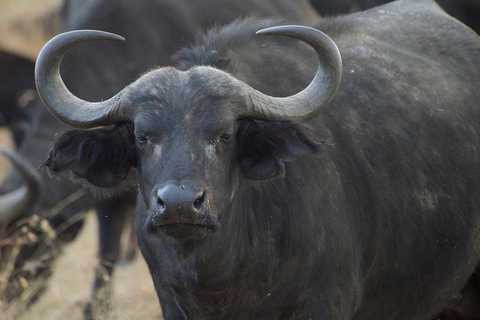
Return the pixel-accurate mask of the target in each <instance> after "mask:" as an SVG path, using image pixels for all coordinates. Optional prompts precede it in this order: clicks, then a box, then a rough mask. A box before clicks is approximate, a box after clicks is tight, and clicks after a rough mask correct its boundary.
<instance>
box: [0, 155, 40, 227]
mask: <svg viewBox="0 0 480 320" xmlns="http://www.w3.org/2000/svg"><path fill="white" fill-rule="evenodd" d="M0 153H2V154H3V155H5V156H6V157H7V158H8V159H9V160H10V161H11V162H12V164H13V165H14V166H15V167H16V168H17V169H18V170H19V171H20V173H21V175H22V176H23V178H24V179H25V182H26V184H25V185H23V186H22V187H20V188H18V189H17V190H14V191H11V192H9V193H7V194H4V195H0V223H2V222H4V221H6V220H9V221H12V220H13V219H15V218H17V217H19V216H22V215H24V214H25V213H26V212H28V210H29V208H31V207H32V206H33V205H34V204H35V203H36V202H37V201H38V199H39V198H40V193H41V191H42V189H41V178H40V175H39V174H38V173H37V172H36V171H35V169H34V168H33V167H32V165H31V164H30V163H29V162H28V161H27V160H26V159H24V158H23V157H21V156H20V155H19V154H15V153H12V152H10V151H8V150H6V149H3V148H2V147H0Z"/></svg>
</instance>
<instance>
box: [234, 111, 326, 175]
mask: <svg viewBox="0 0 480 320" xmlns="http://www.w3.org/2000/svg"><path fill="white" fill-rule="evenodd" d="M238 141H239V155H240V161H241V165H242V170H243V172H244V174H245V176H247V178H249V179H253V180H263V179H268V178H272V177H275V176H283V175H284V174H285V165H284V163H285V162H291V161H292V160H293V159H294V158H295V157H296V156H298V155H300V154H302V153H313V154H315V153H317V152H320V151H322V150H323V149H325V147H326V146H327V145H329V142H328V141H326V140H320V139H318V138H317V137H316V136H315V135H314V131H313V129H312V128H311V127H310V126H308V125H307V124H304V123H294V122H289V121H275V122H267V121H260V120H253V119H247V120H242V121H241V123H240V125H239V130H238Z"/></svg>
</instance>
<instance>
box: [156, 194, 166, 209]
mask: <svg viewBox="0 0 480 320" xmlns="http://www.w3.org/2000/svg"><path fill="white" fill-rule="evenodd" d="M157 206H158V208H159V209H161V210H163V209H165V203H164V202H163V200H162V198H160V197H157Z"/></svg>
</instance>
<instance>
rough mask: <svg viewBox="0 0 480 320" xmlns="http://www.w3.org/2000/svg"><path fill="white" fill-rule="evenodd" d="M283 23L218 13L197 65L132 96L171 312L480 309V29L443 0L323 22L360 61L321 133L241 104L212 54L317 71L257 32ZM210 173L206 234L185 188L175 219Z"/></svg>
mask: <svg viewBox="0 0 480 320" xmlns="http://www.w3.org/2000/svg"><path fill="white" fill-rule="evenodd" d="M271 23H273V22H272V21H266V22H265V21H263V22H255V20H253V19H247V20H244V21H240V22H236V23H234V24H232V25H230V26H228V27H226V28H224V29H217V30H214V31H212V32H211V33H209V34H207V35H206V36H205V37H204V40H201V41H203V43H199V44H198V45H197V46H194V47H193V48H187V49H185V50H183V51H182V52H180V53H179V54H178V56H177V59H178V61H179V69H180V70H181V71H180V70H176V69H173V68H160V69H157V70H154V71H151V72H149V73H147V74H146V75H144V76H142V77H141V78H139V79H138V80H137V81H136V82H134V83H133V84H131V85H129V86H128V87H127V88H126V89H125V91H124V95H123V96H122V99H123V101H124V102H125V103H128V104H130V105H134V106H136V109H135V114H134V119H132V121H133V123H134V135H135V136H136V171H137V174H138V177H139V180H138V181H139V190H138V191H139V196H138V201H137V215H136V230H137V234H138V241H139V245H140V248H141V250H142V254H143V255H144V257H145V259H146V261H147V264H148V266H149V268H150V272H151V274H152V278H153V281H154V284H155V288H156V290H157V294H158V297H159V300H160V303H161V305H162V310H163V316H164V317H165V319H232V318H234V319H344V320H350V319H355V320H386V319H388V320H400V319H402V320H403V319H409V320H428V319H433V318H434V317H435V316H436V315H438V314H439V313H440V312H441V311H442V310H445V309H449V310H448V312H447V313H445V315H446V316H448V313H450V314H454V315H457V314H459V315H460V316H465V317H468V316H469V315H471V314H473V315H475V314H477V315H478V314H480V313H479V312H478V306H480V303H479V301H477V300H475V299H476V297H477V296H478V295H476V294H470V291H471V290H472V289H473V290H476V288H478V280H475V279H478V277H477V278H475V277H472V275H473V274H474V272H475V269H476V268H477V266H478V265H479V262H480V212H479V209H478V208H479V206H478V203H479V202H480V183H479V181H478V174H477V173H478V172H479V171H480V167H479V160H480V151H479V149H478V148H477V146H478V144H479V139H478V137H479V134H480V125H479V124H478V119H479V118H480V114H479V110H478V101H480V93H479V91H478V87H479V84H480V74H479V73H478V66H479V65H480V39H479V37H478V35H476V34H475V33H474V32H472V31H471V30H470V29H468V28H465V26H464V25H463V24H460V23H458V21H456V20H455V19H452V18H451V17H450V16H448V15H446V14H445V13H444V12H443V11H442V10H441V9H440V8H439V7H438V6H437V5H435V3H434V2H433V1H428V0H423V1H413V0H412V1H408V0H401V1H397V2H395V3H392V4H388V5H385V6H382V7H379V8H376V9H373V10H369V11H365V12H361V13H358V14H353V15H348V16H344V17H339V18H335V19H327V20H322V21H320V22H318V23H317V24H315V25H314V27H315V28H317V29H319V30H322V31H324V32H325V33H327V34H328V35H329V36H330V37H332V39H333V40H334V41H335V42H336V43H337V45H338V47H339V49H340V52H341V53H342V57H343V68H344V69H343V80H342V84H341V86H340V89H339V91H338V92H337V95H336V96H335V98H334V99H333V100H332V101H331V102H330V104H329V106H328V107H327V108H326V109H325V110H324V111H323V112H322V114H321V115H319V116H317V117H316V118H314V119H312V120H311V121H309V122H308V124H307V125H308V126H309V127H311V128H313V133H308V132H309V129H307V127H305V126H304V124H290V123H261V122H258V121H256V120H254V119H240V121H237V120H238V119H237V118H235V115H234V111H232V106H235V107H238V108H242V107H244V105H243V104H244V100H242V99H240V98H239V97H238V96H237V91H236V90H234V88H235V87H233V84H232V83H233V81H232V80H231V78H229V77H228V76H227V75H226V74H225V73H222V72H220V71H219V70H218V69H214V68H210V67H204V66H198V63H199V62H201V63H204V64H207V65H211V66H213V67H217V68H221V69H222V70H225V71H228V72H229V73H230V74H232V75H234V76H235V77H236V78H237V79H241V80H244V81H246V82H247V83H248V84H250V85H252V86H254V87H256V88H258V89H260V90H261V91H263V92H265V93H268V94H271V95H275V96H282V95H289V94H291V93H294V92H296V91H298V90H300V89H302V88H303V87H304V86H305V85H306V84H308V82H309V81H310V79H311V77H312V74H313V72H314V70H315V69H316V66H317V62H316V61H315V58H314V57H313V55H312V54H311V52H310V51H309V50H308V49H307V48H306V47H305V46H303V45H299V44H298V43H297V42H294V41H291V40H286V39H283V38H282V39H277V38H275V37H258V36H254V32H255V31H256V30H258V29H260V28H262V27H265V26H266V25H268V24H271ZM432 30H434V31H435V32H432ZM202 55H204V56H203V57H202ZM183 70H184V71H183ZM292 91H293V92H292ZM233 110H235V108H233ZM85 134H87V133H85ZM88 134H90V133H88ZM312 137H315V138H312ZM320 139H325V141H331V142H330V143H323V144H322V143H321V142H319V141H317V140H320ZM322 145H323V146H327V148H325V150H324V152H322V153H319V154H316V155H312V154H311V153H312V151H315V150H316V149H318V148H321V147H322ZM122 148H123V147H122ZM54 149H56V150H57V149H58V146H54ZM305 151H306V152H305ZM302 152H304V154H303V155H300V153H302ZM297 154H298V155H297ZM295 155H297V156H296V157H295V159H293V161H291V162H288V161H290V160H292V158H293V157H294V156H295ZM252 159H254V160H253V161H252ZM100 165H102V164H100ZM252 168H253V169H252ZM66 169H67V170H68V168H66ZM281 175H283V177H282V176H281ZM268 177H272V178H270V179H266V178H268ZM250 178H260V179H264V180H252V179H250ZM90 182H91V181H90ZM185 186H186V187H185ZM194 187H195V188H197V189H195V190H200V191H201V192H200V194H201V195H202V196H201V198H200V197H198V198H193V199H195V203H197V200H199V199H201V200H202V201H203V202H201V205H198V206H196V207H195V210H197V212H200V214H202V215H203V216H204V217H205V216H206V217H208V219H211V220H212V221H214V222H215V223H216V225H217V226H218V227H217V228H216V229H215V231H214V232H209V233H207V232H205V233H204V234H203V233H202V235H204V237H202V238H201V239H199V237H196V238H195V237H193V236H197V235H198V234H200V232H199V231H198V230H204V229H202V225H201V224H199V223H198V221H196V220H193V218H192V219H191V220H190V222H189V220H188V219H189V217H187V215H186V214H185V212H187V210H185V207H182V206H183V203H180V202H177V205H179V209H178V210H177V211H175V210H173V211H169V213H168V214H170V215H171V216H170V217H169V218H170V219H173V218H178V219H183V220H181V223H178V224H177V225H174V224H173V225H174V227H177V228H178V230H180V231H179V232H177V233H173V234H174V236H170V235H171V234H172V233H167V232H165V231H164V230H167V231H168V230H171V229H168V228H169V227H171V225H162V224H161V223H157V222H158V221H159V220H160V219H161V217H160V218H159V216H161V215H162V214H163V212H164V211H163V210H164V209H165V208H164V207H165V206H164V203H163V201H162V200H165V199H164V198H162V197H163V194H164V193H163V192H164V191H165V189H168V188H171V189H172V188H173V189H174V188H176V189H175V190H182V189H184V188H185V189H188V188H191V189H192V188H194ZM186 192H187V191H185V194H186ZM205 199H206V200H205ZM192 203H193V200H192ZM192 203H191V204H192ZM165 212H167V211H165ZM172 212H173V213H172ZM175 213H176V214H177V215H175ZM188 213H190V211H188ZM165 227H167V228H165ZM162 228H164V229H162ZM189 230H190V231H191V232H192V235H193V236H192V237H191V238H188V237H186V236H184V235H185V234H186V235H187V236H188V232H189ZM167 234H170V235H167ZM176 234H181V235H182V237H177V236H176ZM472 283H473V284H472ZM462 293H465V295H461V294H462ZM459 294H460V295H459ZM460 305H462V306H469V307H468V308H469V310H461V309H462V308H456V307H455V306H460ZM472 306H473V307H472ZM476 309H477V310H476ZM464 311H467V312H464ZM475 312H476V313H475Z"/></svg>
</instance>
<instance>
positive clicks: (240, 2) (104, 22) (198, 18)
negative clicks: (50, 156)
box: [0, 0, 318, 318]
mask: <svg viewBox="0 0 480 320" xmlns="http://www.w3.org/2000/svg"><path fill="white" fill-rule="evenodd" d="M251 14H255V15H257V16H278V17H284V18H286V19H288V20H292V21H296V22H299V23H300V22H312V21H314V20H316V19H317V18H318V15H317V14H316V12H315V11H314V10H313V8H311V6H310V5H309V3H308V0H294V1H292V0H234V1H232V0H214V1H212V0H201V1H199V0H185V1H178V0H168V1H166V0H139V1H129V0H96V1H77V0H67V1H66V2H65V6H64V9H63V11H62V16H63V19H62V21H63V23H64V26H63V30H71V29H78V28H81V29H83V28H88V29H91V28H99V29H104V30H109V31H112V32H117V33H120V34H123V35H125V36H127V37H128V38H129V39H130V41H129V42H128V43H127V44H126V45H125V46H115V44H113V45H112V44H106V45H103V44H99V45H98V44H97V45H96V46H94V48H95V50H96V55H95V56H94V57H92V56H89V55H87V54H86V52H88V51H90V50H91V49H92V47H91V46H90V45H89V44H86V45H85V46H83V47H79V48H76V49H78V50H72V52H69V54H68V55H67V56H65V58H64V60H63V61H64V63H63V70H62V73H63V77H64V81H65V82H66V83H67V85H68V86H69V88H70V89H71V90H72V91H73V92H75V93H76V94H77V95H79V96H81V97H83V98H86V99H92V100H102V99H104V98H106V97H108V96H110V95H111V94H113V93H114V92H116V91H118V90H119V89H121V88H122V87H123V86H125V85H127V84H128V83H129V82H131V81H132V80H133V79H135V78H136V77H137V75H138V74H139V73H143V72H145V71H146V70H148V69H150V68H152V67H153V66H158V65H168V64H171V63H172V61H171V58H170V57H171V55H173V53H174V52H175V51H177V50H178V49H180V48H181V46H182V45H183V44H184V43H187V42H189V41H192V40H193V39H194V37H195V34H197V33H199V32H200V31H201V30H203V29H205V28H207V27H210V26H213V25H215V24H225V23H227V22H230V21H232V20H234V19H235V18H237V17H241V16H246V15H251ZM142 48H143V49H145V50H143V49H142ZM31 80H32V81H33V71H32V78H31ZM35 103H36V104H35V105H34V107H35V108H33V109H32V112H31V113H29V115H30V122H29V123H28V126H26V131H25V132H23V133H24V136H25V141H24V143H22V144H21V145H20V147H19V150H18V152H19V153H20V154H22V155H24V156H25V157H27V158H28V159H29V160H30V161H31V162H32V163H33V164H37V163H38V162H39V161H40V160H42V159H43V158H44V155H45V153H46V152H47V151H48V150H49V148H50V142H51V140H52V138H53V137H54V135H55V134H57V133H61V132H63V131H65V130H67V128H68V127H67V126H65V125H64V124H62V123H60V122H59V121H57V120H56V119H55V118H54V117H53V116H52V115H51V114H50V113H49V112H48V111H47V110H46V109H45V108H43V106H41V102H40V101H39V100H38V99H37V101H36V102H35ZM132 181H135V180H134V179H132ZM22 182H23V179H22V178H21V177H20V176H19V174H18V173H17V172H16V171H13V170H12V171H11V172H10V174H9V176H8V177H7V179H6V180H5V181H4V182H3V183H2V185H1V187H0V189H1V191H2V193H4V194H5V195H4V197H10V196H11V195H13V194H14V192H12V191H13V190H15V189H16V188H19V187H20V186H21V184H22ZM132 185H133V187H130V188H132V189H135V183H133V184H132ZM42 186H43V188H44V189H45V190H48V191H47V192H44V193H43V194H42V196H41V197H40V199H39V202H38V204H37V205H36V206H35V207H30V208H29V209H30V210H29V212H27V213H21V212H17V218H18V219H20V218H22V217H24V216H31V215H35V214H36V215H38V216H40V217H45V218H47V219H48V220H49V221H50V222H51V224H52V227H53V228H54V229H58V228H61V226H65V223H67V224H68V223H69V222H71V221H72V222H74V224H73V226H72V227H71V228H68V229H64V230H63V231H62V234H63V236H61V235H60V231H58V232H59V239H67V240H69V241H70V240H72V239H73V238H75V236H76V235H77V234H78V231H79V230H80V228H81V226H82V223H83V219H82V216H83V212H84V211H87V210H90V209H91V208H95V209H96V212H97V217H98V220H99V225H100V248H99V258H100V262H101V265H100V267H99V268H98V270H97V273H96V278H95V283H94V288H93V290H92V301H93V302H94V304H99V305H105V306H106V307H108V300H109V299H108V291H109V290H108V286H106V283H105V281H106V280H107V279H111V276H112V273H113V270H114V265H115V262H116V261H117V260H118V259H119V256H120V245H119V242H120V237H121V235H122V231H123V226H124V225H125V224H127V225H132V224H133V223H132V222H131V220H129V219H133V212H134V204H135V196H136V190H134V191H133V192H132V191H128V190H126V189H128V187H129V186H128V185H127V184H126V183H124V184H123V185H122V187H124V188H117V189H116V190H115V192H111V190H110V191H109V192H108V194H103V193H102V195H104V196H105V195H107V196H111V197H110V198H108V199H105V198H102V197H100V198H95V197H94V196H93V195H92V194H91V193H90V192H89V191H87V190H84V189H83V188H82V186H81V185H79V184H74V183H72V182H71V181H70V180H68V179H64V180H56V179H49V177H48V176H46V175H43V183H42ZM95 191H98V189H97V190H95ZM7 192H8V193H7ZM100 192H101V191H100ZM94 193H95V192H94ZM112 194H113V196H112ZM62 206H63V207H62ZM59 208H61V210H58V209H59ZM2 209H3V211H4V212H5V214H6V213H7V212H12V211H11V210H10V209H9V208H1V207H0V216H1V211H2ZM11 222H13V223H14V222H15V221H11ZM129 222H130V223H129ZM67 236H68V237H67ZM132 240H134V239H132ZM132 242H133V241H132ZM27 249H28V248H25V250H27ZM25 255H26V253H25ZM15 298H16V297H15V296H13V297H11V299H15ZM91 317H92V311H91V305H90V304H89V305H87V307H86V311H85V318H91Z"/></svg>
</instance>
